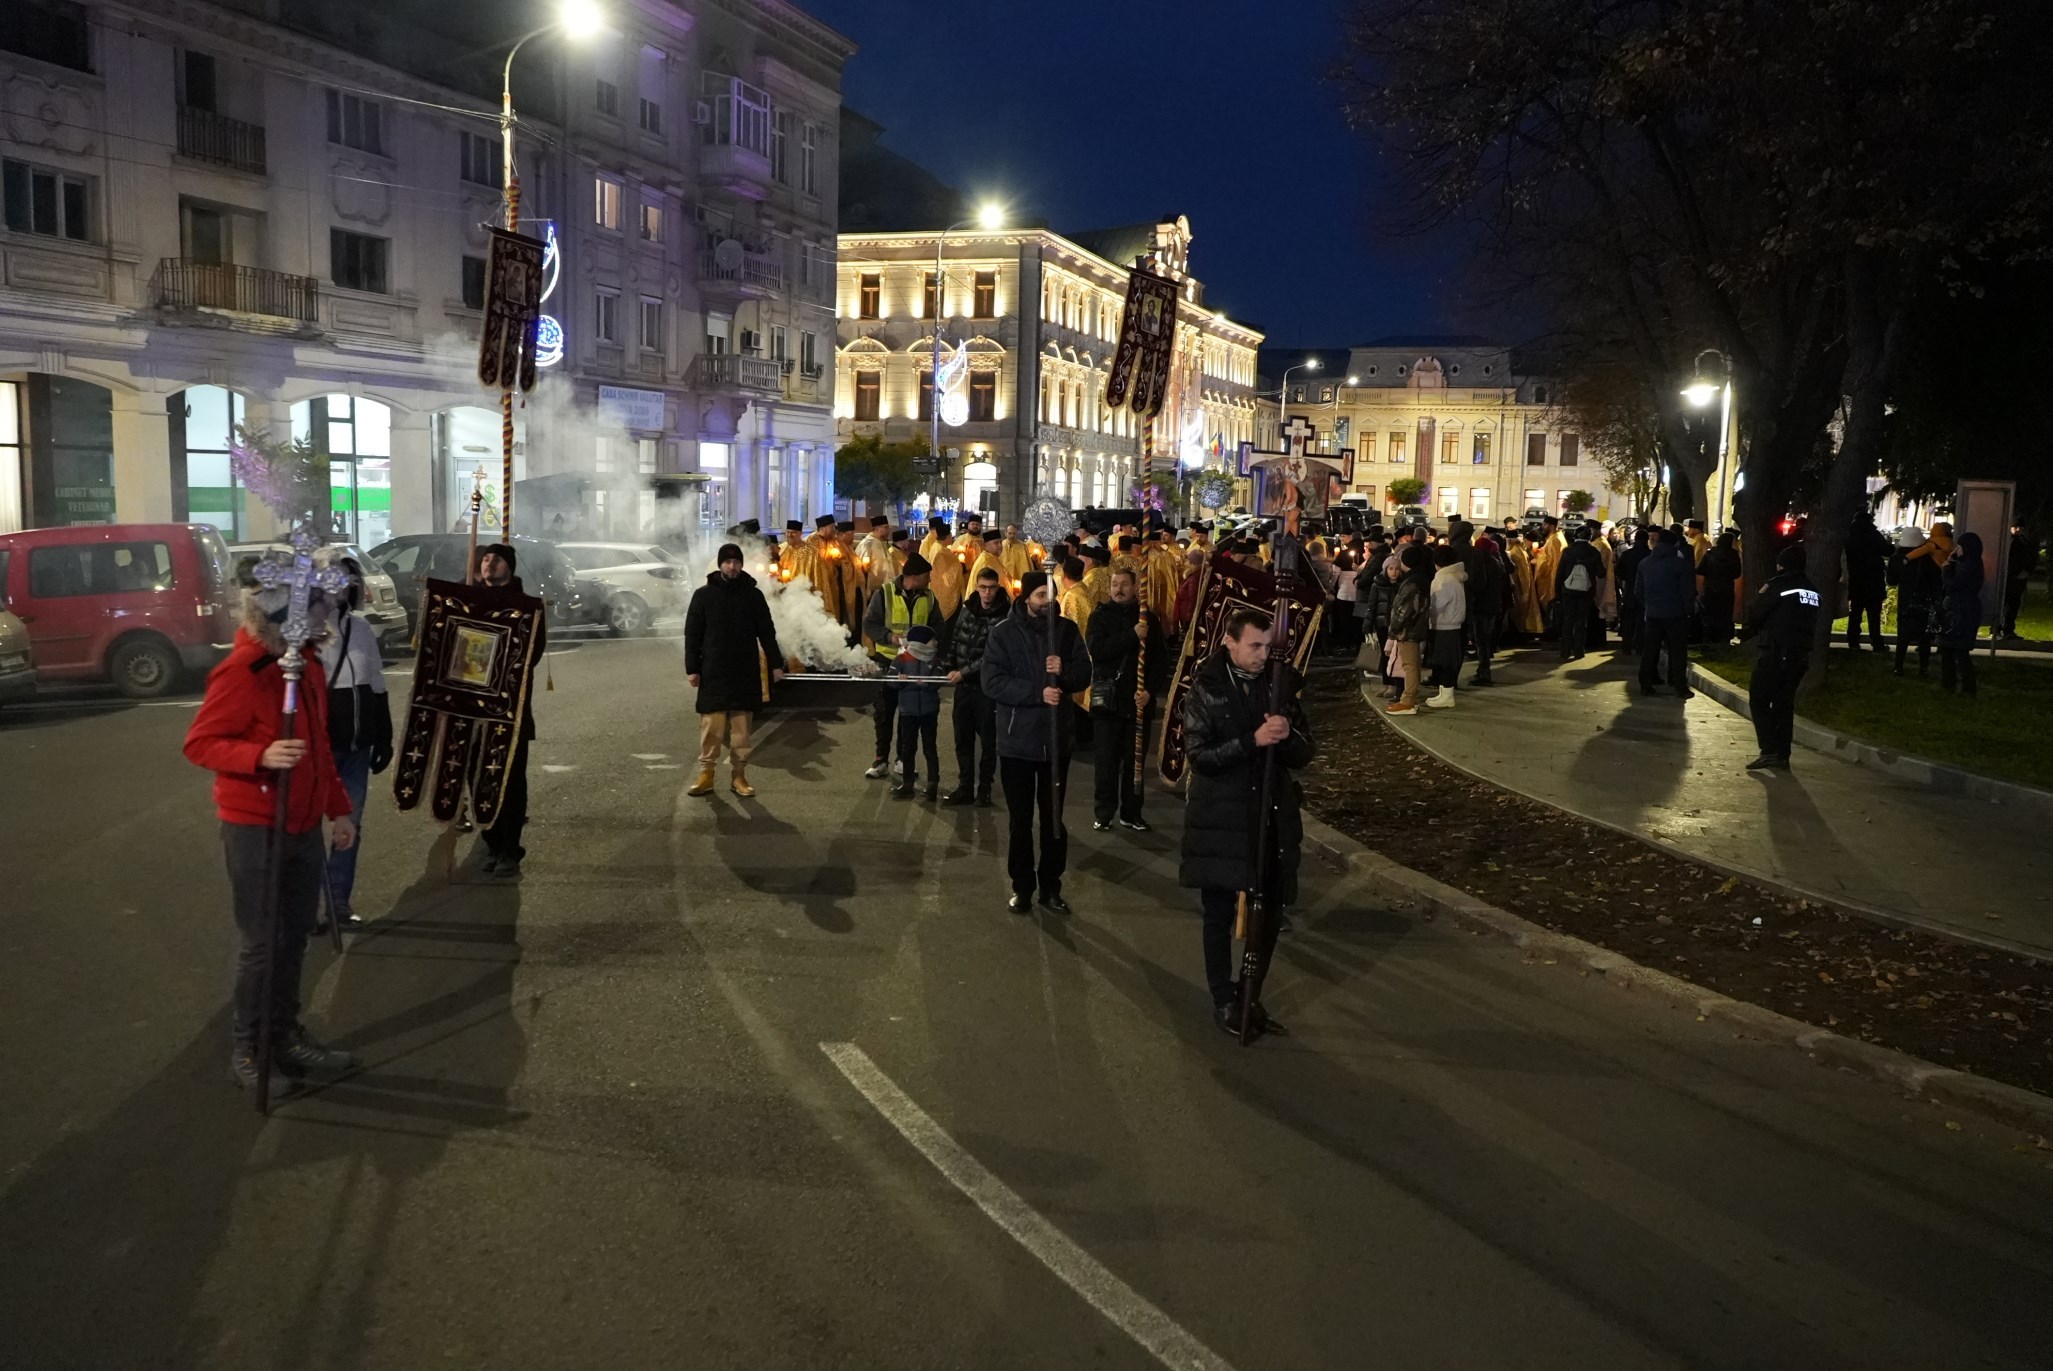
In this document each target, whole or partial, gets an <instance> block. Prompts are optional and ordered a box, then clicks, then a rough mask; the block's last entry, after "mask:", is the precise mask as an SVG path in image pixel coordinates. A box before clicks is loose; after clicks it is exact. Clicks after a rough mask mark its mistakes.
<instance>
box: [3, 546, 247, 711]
mask: <svg viewBox="0 0 2053 1371" xmlns="http://www.w3.org/2000/svg"><path fill="white" fill-rule="evenodd" d="M240 598H241V597H240V595H239V594H238V593H237V590H236V585H235V576H234V574H233V572H232V571H231V570H230V566H229V560H228V545H227V544H226V543H224V542H222V541H221V535H220V534H219V533H216V532H215V531H214V529H213V528H212V527H210V526H209V525H206V524H81V525H78V526H75V527H72V528H38V529H29V530H27V531H25V532H22V533H7V534H0V604H4V606H5V608H7V609H8V610H11V611H12V612H13V613H14V614H15V615H16V616H18V617H19V618H20V620H21V622H22V623H24V624H26V625H27V626H28V632H29V643H30V646H31V647H32V649H33V650H34V653H35V663H36V678H37V680H39V681H112V682H113V683H114V684H115V685H116V686H119V687H120V689H121V692H122V693H123V694H124V695H128V696H130V697H131V698H134V699H149V698H152V697H154V696H158V695H164V694H167V693H169V692H170V691H172V690H173V689H175V688H176V687H177V686H178V684H179V682H180V681H181V680H183V679H185V678H186V677H187V676H189V675H194V674H197V673H200V672H203V671H206V670H207V669H208V668H210V667H212V666H213V665H214V664H215V663H216V662H218V661H220V660H221V659H222V658H223V657H225V656H227V655H228V649H229V648H230V647H231V646H233V644H234V642H235V626H236V620H237V617H238V615H237V605H238V603H239V600H240Z"/></svg>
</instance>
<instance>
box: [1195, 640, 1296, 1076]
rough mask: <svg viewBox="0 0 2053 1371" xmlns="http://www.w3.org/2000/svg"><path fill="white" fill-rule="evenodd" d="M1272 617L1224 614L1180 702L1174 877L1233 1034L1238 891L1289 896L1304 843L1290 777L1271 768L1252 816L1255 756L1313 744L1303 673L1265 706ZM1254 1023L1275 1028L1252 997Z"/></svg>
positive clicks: (1286, 754)
mask: <svg viewBox="0 0 2053 1371" xmlns="http://www.w3.org/2000/svg"><path fill="white" fill-rule="evenodd" d="M1272 627H1273V621H1272V620H1271V618H1270V616H1269V615H1268V614H1267V613H1266V612H1265V611H1263V610H1259V609H1254V608H1251V607H1250V608H1241V609H1236V610H1234V611H1233V612H1232V613H1231V614H1229V615H1228V616H1227V618H1226V623H1225V631H1224V634H1223V638H1222V641H1221V642H1220V645H1219V647H1218V649H1217V650H1216V651H1215V652H1213V654H1212V655H1211V657H1210V658H1208V659H1207V660H1206V661H1205V663H1204V665H1203V666H1201V667H1199V668H1198V671H1197V675H1196V677H1195V678H1194V679H1193V680H1192V682H1191V686H1190V691H1189V693H1188V695H1187V696H1186V697H1185V699H1184V703H1183V729H1184V739H1183V743H1184V750H1185V756H1186V757H1187V759H1188V762H1189V766H1190V771H1191V773H1192V777H1191V784H1190V798H1189V803H1188V804H1187V805H1186V807H1185V810H1184V820H1183V861H1182V865H1181V867H1180V868H1179V871H1178V881H1179V884H1181V885H1184V886H1186V887H1195V888H1196V889H1197V891H1198V903H1199V907H1200V909H1201V910H1202V911H1203V914H1204V935H1203V940H1204V953H1205V982H1206V984H1207V986H1208V987H1209V988H1210V990H1211V992H1212V1009H1213V1019H1214V1021H1215V1022H1216V1023H1217V1024H1218V1025H1219V1027H1220V1028H1221V1029H1222V1030H1224V1031H1225V1032H1227V1033H1231V1034H1233V1035H1234V1036H1236V1037H1238V1036H1239V1035H1240V1030H1241V1024H1240V986H1239V984H1238V983H1237V982H1236V981H1235V980H1234V979H1233V925H1234V917H1235V914H1236V912H1237V909H1238V906H1239V902H1240V897H1241V894H1242V892H1245V891H1253V890H1255V889H1256V886H1257V882H1260V885H1261V894H1262V895H1263V896H1264V898H1265V899H1266V900H1267V902H1268V907H1269V909H1270V910H1271V911H1272V914H1271V917H1272V918H1273V917H1274V911H1280V910H1281V909H1282V908H1283V907H1284V906H1285V905H1288V904H1289V903H1290V902H1291V901H1293V900H1295V899H1296V898H1297V867H1298V853H1299V849H1300V848H1301V847H1302V846H1303V844H1304V820H1303V817H1302V815H1301V813H1300V808H1299V807H1300V802H1301V793H1302V792H1301V787H1300V786H1299V785H1298V782H1297V778H1296V776H1295V775H1291V774H1286V775H1279V776H1278V777H1277V778H1276V785H1275V787H1274V790H1273V792H1272V795H1273V798H1272V801H1271V803H1272V809H1271V813H1270V822H1269V823H1268V824H1267V825H1266V826H1265V825H1263V823H1262V822H1261V818H1262V816H1261V813H1260V810H1261V800H1260V796H1261V793H1262V786H1261V780H1260V778H1261V772H1262V763H1263V760H1264V754H1265V752H1266V750H1267V749H1269V748H1277V749H1279V752H1278V754H1277V761H1278V763H1279V764H1280V767H1281V769H1283V770H1285V771H1287V772H1291V773H1294V772H1297V771H1300V770H1302V769H1303V768H1304V767H1306V766H1307V765H1309V764H1310V763H1311V760H1312V756H1313V752H1314V748H1313V743H1312V735H1311V731H1310V729H1309V728H1308V727H1307V726H1306V724H1305V716H1304V708H1303V705H1302V703H1301V702H1300V701H1299V698H1298V695H1299V691H1300V690H1301V689H1302V686H1303V681H1302V678H1300V677H1299V675H1298V673H1297V672H1296V671H1295V670H1293V669H1291V668H1290V667H1288V666H1287V665H1283V664H1281V663H1279V664H1277V667H1276V668H1274V669H1280V670H1282V671H1284V672H1285V673H1286V675H1285V677H1284V683H1283V686H1284V688H1283V698H1284V699H1285V700H1286V701H1287V703H1286V705H1285V708H1284V710H1283V712H1282V713H1272V712H1270V710H1269V708H1268V703H1269V702H1268V692H1269V690H1270V687H1271V682H1270V680H1269V679H1268V671H1269V670H1270V669H1271V668H1270V662H1269V640H1270V636H1271V629H1272ZM1265 827H1266V831H1267V833H1268V835H1269V851H1268V852H1267V853H1266V854H1263V853H1261V852H1259V851H1257V849H1256V843H1255V838H1254V835H1255V834H1256V833H1257V832H1259V831H1262V830H1263V829H1264V828H1265ZM1253 1014H1254V1021H1255V1026H1256V1031H1258V1032H1268V1031H1273V1030H1274V1029H1275V1027H1276V1026H1275V1025H1274V1024H1273V1023H1271V1022H1270V1020H1269V1018H1268V1016H1267V1015H1266V1014H1265V1013H1263V1011H1262V1008H1261V1004H1260V1002H1259V1001H1257V1002H1256V1003H1255V1005H1254V1006H1253Z"/></svg>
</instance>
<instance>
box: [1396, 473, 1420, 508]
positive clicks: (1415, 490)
mask: <svg viewBox="0 0 2053 1371" xmlns="http://www.w3.org/2000/svg"><path fill="white" fill-rule="evenodd" d="M1390 498H1391V499H1393V500H1395V501H1396V502H1397V503H1398V504H1400V505H1415V504H1417V503H1418V502H1419V501H1421V500H1423V499H1425V498H1426V483H1425V482H1424V481H1421V480H1420V479H1419V478H1418V477H1416V476H1400V477H1398V478H1397V479H1396V480H1394V481H1392V482H1391V483H1390Z"/></svg>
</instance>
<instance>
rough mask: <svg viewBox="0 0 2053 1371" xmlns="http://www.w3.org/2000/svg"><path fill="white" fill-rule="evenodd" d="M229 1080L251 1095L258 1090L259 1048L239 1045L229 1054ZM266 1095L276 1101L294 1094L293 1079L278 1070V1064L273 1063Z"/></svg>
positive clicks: (245, 1044) (250, 1045) (249, 1044)
mask: <svg viewBox="0 0 2053 1371" xmlns="http://www.w3.org/2000/svg"><path fill="white" fill-rule="evenodd" d="M228 1079H229V1080H230V1081H231V1082H233V1083H234V1084H236V1085H239V1086H241V1087H242V1088H243V1089H244V1090H245V1091H247V1092H248V1093H250V1094H252V1095H253V1094H255V1093H256V1090H257V1048H256V1044H254V1043H237V1044H236V1045H235V1046H234V1047H233V1048H232V1049H230V1051H229V1053H228ZM265 1093H266V1095H267V1096H268V1097H269V1098H270V1099H272V1100H274V1101H276V1100H282V1099H284V1098H285V1097H286V1096H287V1095H290V1094H291V1093H292V1077H290V1076H288V1075H286V1074H285V1073H284V1072H282V1071H280V1070H279V1069H278V1063H277V1062H276V1061H275V1060H274V1061H273V1062H272V1063H271V1079H270V1082H269V1089H268V1090H267V1091H266V1092H265Z"/></svg>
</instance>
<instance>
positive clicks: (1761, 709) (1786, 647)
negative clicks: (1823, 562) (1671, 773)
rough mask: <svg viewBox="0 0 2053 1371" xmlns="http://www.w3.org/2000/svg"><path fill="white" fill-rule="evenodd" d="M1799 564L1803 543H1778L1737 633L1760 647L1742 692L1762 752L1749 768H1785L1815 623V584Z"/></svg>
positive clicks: (1751, 769) (1756, 769) (1749, 769)
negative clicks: (1750, 680) (1772, 561)
mask: <svg viewBox="0 0 2053 1371" xmlns="http://www.w3.org/2000/svg"><path fill="white" fill-rule="evenodd" d="M1804 565H1805V557H1804V549H1803V544H1802V543H1792V544H1791V545H1790V546H1788V547H1786V548H1784V549H1782V552H1781V553H1780V555H1778V556H1777V557H1776V558H1775V574H1774V575H1773V576H1771V577H1770V578H1769V579H1768V583H1767V584H1766V585H1764V586H1762V587H1761V588H1760V590H1759V591H1758V592H1756V593H1755V595H1754V602H1753V604H1752V605H1750V606H1749V607H1748V608H1747V613H1746V627H1745V628H1743V629H1741V630H1740V635H1739V636H1740V637H1741V638H1742V639H1746V638H1755V639H1758V640H1759V644H1760V650H1761V655H1760V657H1759V659H1758V660H1756V661H1755V663H1754V679H1753V685H1752V687H1751V688H1750V689H1749V690H1748V692H1747V703H1748V704H1749V705H1750V706H1751V707H1752V709H1753V716H1754V737H1755V738H1756V739H1757V740H1758V741H1759V743H1760V748H1761V755H1760V756H1758V757H1756V758H1754V759H1753V760H1752V761H1751V762H1748V763H1747V764H1746V769H1747V770H1748V771H1771V770H1772V771H1787V770H1789V748H1790V738H1791V735H1792V733H1793V732H1794V731H1795V728H1796V688H1797V686H1798V685H1799V684H1800V683H1801V682H1802V681H1803V678H1804V672H1806V671H1807V670H1809V669H1810V665H1811V644H1812V641H1813V640H1812V636H1811V635H1812V632H1813V630H1815V629H1816V627H1817V623H1818V587H1817V583H1816V582H1814V581H1812V580H1811V578H1810V577H1809V576H1807V575H1805V574H1804Z"/></svg>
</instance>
